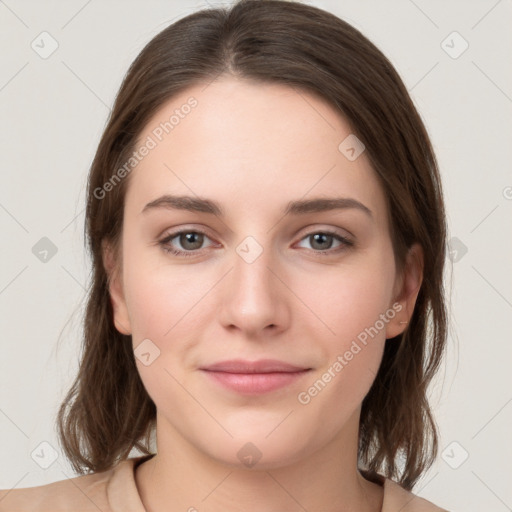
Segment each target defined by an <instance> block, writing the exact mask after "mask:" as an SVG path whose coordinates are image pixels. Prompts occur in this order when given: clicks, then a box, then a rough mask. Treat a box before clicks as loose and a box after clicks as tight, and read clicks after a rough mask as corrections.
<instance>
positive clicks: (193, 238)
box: [159, 230, 209, 257]
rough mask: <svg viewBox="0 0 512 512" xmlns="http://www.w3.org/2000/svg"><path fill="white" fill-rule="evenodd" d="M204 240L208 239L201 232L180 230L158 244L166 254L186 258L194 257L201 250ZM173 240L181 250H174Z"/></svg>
mask: <svg viewBox="0 0 512 512" xmlns="http://www.w3.org/2000/svg"><path fill="white" fill-rule="evenodd" d="M205 238H206V239H209V238H208V236H207V235H206V233H203V232H202V231H192V230H182V231H177V232H176V233H171V234H170V235H168V236H166V237H165V238H164V239H163V240H161V241H160V242H159V244H160V246H161V247H162V249H163V250H164V251H166V252H169V253H171V254H174V255H176V256H185V257H187V256H194V255H196V254H197V252H198V250H199V249H202V245H203V243H204V240H205ZM175 239H176V241H177V242H176V243H178V244H179V245H180V246H181V247H182V248H183V249H176V247H175V246H174V245H173V244H172V242H173V240H175Z"/></svg>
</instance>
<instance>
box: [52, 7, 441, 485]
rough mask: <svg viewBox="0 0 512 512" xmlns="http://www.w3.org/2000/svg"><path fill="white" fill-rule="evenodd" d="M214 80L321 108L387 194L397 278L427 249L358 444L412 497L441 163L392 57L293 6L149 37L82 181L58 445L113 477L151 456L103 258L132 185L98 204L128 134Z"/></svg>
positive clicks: (433, 300) (427, 364) (234, 14)
mask: <svg viewBox="0 0 512 512" xmlns="http://www.w3.org/2000/svg"><path fill="white" fill-rule="evenodd" d="M221 74H230V75H232V76H234V77H239V78H244V79H249V80H252V81H260V82H269V83H272V82H273V83H280V84H287V85H289V86H291V87H294V88H296V89H297V90H300V91H305V92H309V93H312V94H315V95H317V96H320V97H322V98H324V99H325V100H327V101H328V102H329V103H330V105H332V107H333V108H334V109H336V110H337V111H339V112H340V114H341V115H343V116H344V118H345V119H347V120H348V122H349V123H350V125H351V127H352V131H353V133H355V134H356V135H357V137H358V138H359V139H360V140H361V141H362V142H363V143H364V144H365V146H366V155H367V157H368V158H369V159H370V162H371V164H372V166H373V169H374V170H375V172H376V175H377V176H378V178H379V180H380V183H381V186H382V187H383V190H384V192H385V195H386V198H387V204H388V212H389V220H390V226H391V228H390V229H391V238H392V242H393V249H394V255H395V260H396V264H397V269H398V270H401V269H402V268H403V265H404V261H405V255H406V252H407V249H408V248H409V247H410V246H411V245H412V244H413V243H415V242H418V243H419V244H420V245H421V246H422V248H423V252H424V273H423V276H424V278H423V283H422V286H421V289H420V291H419V294H418V297H417V301H416V306H415V310H414V313H413V315H412V318H411V321H410V323H409V325H408V326H407V329H406V330H405V331H404V333H402V334H401V335H399V336H397V337H396V338H393V339H390V340H387V341H386V345H385V350H384V355H383V360H382V364H381V366H380V369H379V372H378V374H377V376H376V378H375V382H374V383H373V385H372V387H371V389H370V391H369V393H368V394H367V396H366V397H365V398H364V400H363V403H362V411H361V418H360V437H359V462H360V465H361V469H363V470H367V471H368V472H380V473H381V474H382V473H383V474H384V475H385V476H387V477H389V478H393V479H395V480H397V481H398V482H399V483H401V484H402V486H403V487H405V488H406V489H408V490H411V489H412V488H413V486H414V484H415V483H416V481H417V480H418V478H419V477H420V476H421V474H422V473H423V472H424V471H425V470H426V469H427V468H428V467H430V465H431V464H432V462H433V460H434V458H435V456H436V454H437V449H438V435H437V428H436V424H435V422H434V419H433V416H432V414H431V410H430V406H429V403H428V399H427V386H428V384H429V383H430V381H431V379H432V377H433V376H434V374H435V372H436V371H437V369H438V367H439V365H440V362H441V360H442V356H443V352H444V348H445V342H446V337H447V313H446V306H445V302H444V291H443V271H444V262H445V239H446V221H445V212H444V203H443V195H442V189H441V182H440V177H439V171H438V166H437V162H436V158H435V155H434V152H433V149H432V146H431V143H430V140H429V137H428V134H427V132H426V129H425V127H424V125H423V122H422V120H421V118H420V116H419V114H418V112H417V111H416V109H415V107H414V105H413V103H412V101H411V98H410V97H409V94H408V92H407V89H406V88H405V86H404V84H403V82H402V80H401V79H400V77H399V76H398V74H397V72H396V71H395V70H394V68H393V66H392V65H391V63H390V62H389V61H388V59H387V58H386V57H385V56H384V55H383V54H382V53H381V52H380V51H379V50H378V49H377V48H376V47H375V46H374V45H373V44H372V43H371V42H370V41H369V40H368V39H367V38H366V37H364V36H363V35H362V34H361V33H360V32H359V31H358V30H356V29H355V28H353V27H352V26H351V25H349V24H348V23H346V22H344V21H343V20H341V19H339V18H338V17H336V16H334V15H333V14H330V13H328V12H326V11H323V10H321V9H319V8H316V7H312V6H309V5H304V4H301V3H296V2H290V1H279V0H241V1H238V2H237V3H235V4H234V5H233V6H232V7H230V8H216V9H205V10H202V11H198V12H195V13H193V14H191V15H189V16H186V17H184V18H182V19H180V20H178V21H177V22H175V23H173V24H172V25H170V26H169V27H167V28H166V29H165V30H163V31H162V32H160V33H159V34H158V35H157V36H156V37H154V38H153V39H152V40H151V41H150V42H149V43H148V44H147V45H146V47H145V48H144V49H143V50H142V51H141V53H140V54H139V55H138V57H137V58H136V60H135V61H134V62H133V63H132V65H131V67H130V68H129V70H128V72H127V74H126V76H125V78H124V81H123V83H122V86H121V88H120V91H119V93H118V95H117V97H116V100H115V104H114V107H113V109H112V112H111V115H110V117H109V119H108V123H107V126H106V128H105V131H104V133H103V136H102V138H101V141H100V143H99V147H98V150H97V152H96V155H95V158H94V161H93V163H92V166H91V169H90V174H89V181H88V191H87V210H86V236H87V242H88V248H89V250H90V253H91V256H92V283H91V287H90V289H89V294H88V302H87V308H86V312H85V318H84V340H83V350H82V353H81V362H80V367H79V372H78V375H77V377H76V379H75V381H74V383H73V385H72V387H71V389H70V390H69V392H68V394H67V396H66V398H65V400H64V402H63V403H62V405H61V407H60V409H59V412H58V417H57V424H58V435H59V441H60V442H61V444H62V447H63V450H64V452H65V454H66V456H67V457H68V459H69V460H70V462H71V464H72V466H73V468H74V469H75V470H76V471H78V472H79V473H84V472H85V471H83V468H85V469H88V470H90V471H95V472H96V471H103V470H106V469H110V468H111V467H113V466H114V465H115V464H117V463H118V462H119V461H120V460H123V459H125V458H127V457H128V456H129V454H130V450H131V449H132V448H136V449H138V450H140V451H141V452H142V453H143V454H149V453H151V452H150V444H149V443H150V437H151V434H152V432H153V428H154V426H155V421H156V408H155V404H154V403H153V401H152V400H151V399H150V397H149V396H148V394H147V392H146V390H145V388H144V386H143V384H142V381H141V379H140V377H139V374H138V371H137V368H136V365H135V360H134V353H133V347H132V343H131V336H126V335H123V334H121V333H119V332H118V331H117V330H116V328H115V327H114V323H113V312H112V305H111V301H110V295H109V289H108V283H109V280H108V279H109V276H108V275H107V272H106V270H105V268H104V265H103V261H102V244H103V243H104V242H105V241H109V242H110V243H111V244H112V246H113V247H114V248H115V252H116V254H117V256H118V258H120V257H121V254H120V253H119V252H118V249H119V246H118V242H119V239H120V235H121V231H122V223H123V207H124V197H125V192H126V187H127V184H128V182H129V176H128V177H127V178H125V179H123V180H121V181H120V182H119V183H118V184H117V185H116V186H114V187H112V189H111V190H110V191H109V192H108V193H106V194H104V197H101V198H98V193H97V192H96V193H95V191H98V190H99V189H101V187H103V185H104V184H105V183H106V182H107V181H109V180H110V179H111V178H112V176H113V174H114V172H115V171H116V170H117V169H119V168H120V167H121V166H122V165H123V164H124V163H125V162H127V161H128V159H129V158H130V156H131V154H132V153H133V151H134V149H135V144H136V141H137V137H138V136H139V135H140V133H141V131H142V130H143V128H144V127H145V125H146V124H147V122H148V120H149V119H150V118H151V117H152V115H153V114H155V112H156V111H157V110H158V109H159V108H160V107H161V106H162V105H163V104H164V103H165V102H167V101H168V100H169V99H170V98H172V97H173V96H175V95H176V94H178V93H180V92H182V91H184V90H186V89H187V88H189V87H190V86H192V85H196V84H199V83H205V84H206V83H208V82H211V81H212V80H214V79H216V78H217V77H219V76H220V75H221ZM340 142H341V141H340ZM118 261H120V260H119V259H118ZM400 461H401V462H400ZM400 466H403V467H400Z"/></svg>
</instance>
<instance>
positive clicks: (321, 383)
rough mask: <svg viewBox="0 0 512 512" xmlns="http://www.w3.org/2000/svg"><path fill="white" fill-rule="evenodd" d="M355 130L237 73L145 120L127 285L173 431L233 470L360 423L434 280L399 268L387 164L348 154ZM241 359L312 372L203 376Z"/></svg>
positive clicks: (138, 340) (130, 310) (132, 186)
mask: <svg viewBox="0 0 512 512" xmlns="http://www.w3.org/2000/svg"><path fill="white" fill-rule="evenodd" d="M191 97H193V98H194V99H195V102H196V103H195V106H194V107H193V108H185V107H183V106H184V105H186V104H187V101H188V100H189V98H191ZM188 104H190V102H189V103H188ZM177 109H178V112H180V113H181V115H178V116H177V117H176V115H175V119H177V118H179V121H178V122H176V124H175V125H174V126H173V127H172V130H170V129H169V127H168V126H167V129H168V132H169V133H166V132H165V130H163V129H162V126H166V125H165V124H163V125H162V124H161V123H165V122H166V121H169V119H170V118H171V116H172V115H173V114H176V110H177ZM185 112H188V113H186V114H185ZM159 128H160V129H159ZM350 133H351V129H350V126H349V124H348V123H347V122H346V121H345V120H344V119H343V118H342V117H341V116H340V115H339V114H338V113H337V112H336V111H334V110H333V109H332V108H331V107H330V106H329V105H328V104H326V103H325V102H324V101H323V100H321V99H319V98H317V97H315V96H312V95H310V94H307V93H305V92H300V94H299V92H297V91H296V90H294V89H292V88H288V87H286V86H284V85H275V84H272V85H261V84H254V83H252V82H249V81H240V80H233V79H228V78H223V79H221V80H218V81H216V82H214V83H212V84H210V85H209V86H208V87H206V88H205V86H204V85H201V86H197V87H194V88H190V89H189V90H187V91H186V92H184V93H183V94H181V95H180V96H176V97H174V98H173V99H172V100H171V101H169V102H168V103H167V104H166V105H164V106H163V107H162V108H161V109H160V110H159V111H158V112H157V114H156V115H155V116H154V117H153V118H152V119H151V121H150V122H149V123H148V124H147V126H146V127H145V129H144V131H143V132H142V134H141V135H140V137H139V144H138V146H137V147H140V146H141V145H143V144H144V143H148V141H149V139H151V140H152V141H153V142H154V143H155V145H154V147H151V149H150V150H149V151H148V152H147V154H146V156H144V157H143V158H142V160H141V161H140V163H139V164H138V165H137V166H136V167H135V169H134V170H133V171H131V174H130V175H129V184H128V185H129V186H128V189H127V195H126V198H125V210H124V224H123V233H122V240H121V246H120V250H121V251H122V254H121V255H120V256H121V259H122V266H121V268H119V273H118V275H117V277H116V278H115V279H114V280H113V282H112V284H111V289H110V291H111V296H112V301H113V305H114V310H115V314H114V315H115V324H116V327H117V329H118V330H120V331H121V332H123V333H125V334H131V335H132V340H133V348H134V350H135V353H136V355H137V357H136V363H137V368H138V371H139V373H140V376H141V379H142V381H143V383H144V386H145V388H146V389H147V392H148V393H149V395H150V397H151V398H152V400H153V401H154V403H155V404H156V407H157V410H158V422H159V425H158V430H157V432H158V435H159V436H164V435H165V436H166V437H167V440H169V442H171V440H172V442H175V441H176V440H177V439H180V440H181V441H183V442H186V443H188V444H189V445H190V446H193V447H195V448H196V449H197V450H199V451H200V452H202V453H203V454H206V455H208V456H209V457H212V458H213V459H216V460H219V461H223V462H225V463H227V464H233V465H241V464H242V463H244V462H243V460H242V456H243V455H244V454H245V453H246V452H247V453H249V454H251V453H250V452H251V451H254V453H253V455H255V456H256V457H257V456H258V455H257V453H258V452H257V451H256V449H257V450H258V451H259V452H260V453H261V454H262V455H261V459H260V462H259V465H260V467H265V466H266V467H269V468H270V467H275V466H276V465H284V464H288V463H291V462H293V461H296V460H298V459H299V458H300V457H304V456H306V455H308V454H312V453H314V452H315V451H318V450H319V449H320V448H322V447H326V446H329V445H330V444H331V443H334V442H336V441H337V440H340V439H342V438H343V436H344V435H346V433H347V432H348V430H350V429H352V430H353V428H354V425H356V426H357V422H358V415H359V411H360V405H361V402H362V400H363V398H364V397H365V395H366V394H367V392H368V391H369V389H370V386H371V384H372V382H373V380H374V378H375V375H376V373H377V370H378V368H379V364H380V361H381V358H382V353H383V348H384V343H385V340H386V338H390V337H394V336H396V335H397V334H399V333H400V332H401V331H403V330H404V328H405V327H404V325H402V324H400V321H407V320H408V319H409V316H410V313H412V309H411V307H412V306H411V304H412V305H413V303H414V300H415V297H416V292H417V289H418V287H419V283H420V281H421V276H419V274H418V272H416V273H414V272H412V273H411V277H404V276H403V275H402V274H401V275H398V274H397V273H396V271H395V259H394V255H393V249H392V245H391V239H390V231H389V225H388V223H387V208H386V201H385V196H384V193H383V191H382V189H381V187H380V185H379V183H378V181H377V178H376V176H375V174H374V171H373V170H372V168H371V167H370V165H369V163H368V160H367V158H366V155H365V153H364V152H363V153H362V154H361V155H360V156H359V157H358V158H356V159H355V160H354V159H353V158H352V159H348V158H347V157H346V154H347V153H343V152H342V151H340V149H339V146H340V143H341V142H342V141H344V139H345V138H346V137H347V136H349V135H350ZM159 139H161V140H159ZM148 146H153V144H152V143H148ZM163 196H176V197H183V196H189V197H190V198H191V199H192V200H191V201H186V200H182V201H181V202H179V203H176V201H174V202H173V201H171V200H170V199H169V197H167V199H165V198H163ZM317 199H321V200H322V199H333V200H338V199H345V200H348V201H345V202H344V203H342V202H340V203H338V207H337V208H334V209H333V208H330V209H326V203H325V202H324V203H322V202H321V201H320V202H319V201H317V202H316V203H315V202H310V201H313V200H317ZM200 200H208V201H209V203H207V204H204V203H201V202H200ZM194 201H195V206H199V209H198V210H197V209H194V208H192V206H194V203H193V202H194ZM295 202H299V203H295ZM300 202H302V203H300ZM212 204H213V207H212ZM301 204H302V206H301ZM332 204H334V203H332ZM332 204H331V205H330V206H332ZM185 206H188V207H190V208H189V209H186V208H185ZM327 206H329V204H327ZM215 207H217V209H215ZM287 208H288V211H287ZM109 258H111V255H110V256H109V253H108V252H107V253H106V256H105V261H106V262H107V263H106V266H107V268H111V266H112V264H113V263H112V262H113V261H114V259H109ZM121 259H115V261H117V262H119V261H120V260H121ZM109 261H110V263H109ZM114 264H115V263H114ZM109 265H110V267H109ZM399 301H400V302H399ZM407 312H409V313H407ZM407 315H409V316H407ZM233 359H238V360H240V359H241V360H246V361H251V362H253V361H258V360H262V359H273V360H278V361H281V362H285V363H288V364H290V365H293V366H295V367H298V368H300V369H302V370H303V371H301V372H294V373H288V374H284V373H276V372H272V375H270V374H268V375H266V376H263V375H261V374H260V375H253V376H252V377H248V376H247V375H241V376H240V375H239V376H238V377H236V376H233V374H231V376H229V375H228V374H226V373H222V372H213V371H206V370H204V368H207V367H210V366H211V365H213V364H215V363H218V362H221V361H226V360H233ZM158 442H159V447H160V443H163V442H165V440H163V439H160V438H159V439H158ZM247 443H252V445H247ZM254 447H256V449H255V448H254ZM241 449H242V452H240V450H241ZM244 450H245V451H244Z"/></svg>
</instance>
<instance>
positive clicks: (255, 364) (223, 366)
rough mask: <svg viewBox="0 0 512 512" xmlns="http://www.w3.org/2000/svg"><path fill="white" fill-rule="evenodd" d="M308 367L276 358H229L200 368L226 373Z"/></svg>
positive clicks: (285, 371) (297, 369)
mask: <svg viewBox="0 0 512 512" xmlns="http://www.w3.org/2000/svg"><path fill="white" fill-rule="evenodd" d="M309 369H310V368H307V367H304V366H295V365H292V364H289V363H285V362H284V361H279V360H277V359H260V360H258V361H246V360H244V359H230V360H229V361H220V362H218V363H214V364H211V365H209V366H206V367H204V368H201V370H209V371H217V372H228V373H275V372H279V373H291V372H299V371H303V370H309Z"/></svg>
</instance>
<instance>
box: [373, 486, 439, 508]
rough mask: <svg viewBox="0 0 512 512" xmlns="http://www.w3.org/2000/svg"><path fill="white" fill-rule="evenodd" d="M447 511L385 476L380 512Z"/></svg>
mask: <svg viewBox="0 0 512 512" xmlns="http://www.w3.org/2000/svg"><path fill="white" fill-rule="evenodd" d="M398 511H400V512H448V511H447V510H446V509H444V508H440V507H438V506H437V505H434V504H433V503H431V502H430V501H427V500H426V499H424V498H420V497H419V496H416V495H415V494H413V493H412V492H410V491H407V490H406V489H404V488H403V487H401V486H400V485H399V484H397V483H396V482H394V481H393V480H390V479H389V478H386V479H385V481H384V500H383V504H382V512H398Z"/></svg>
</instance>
